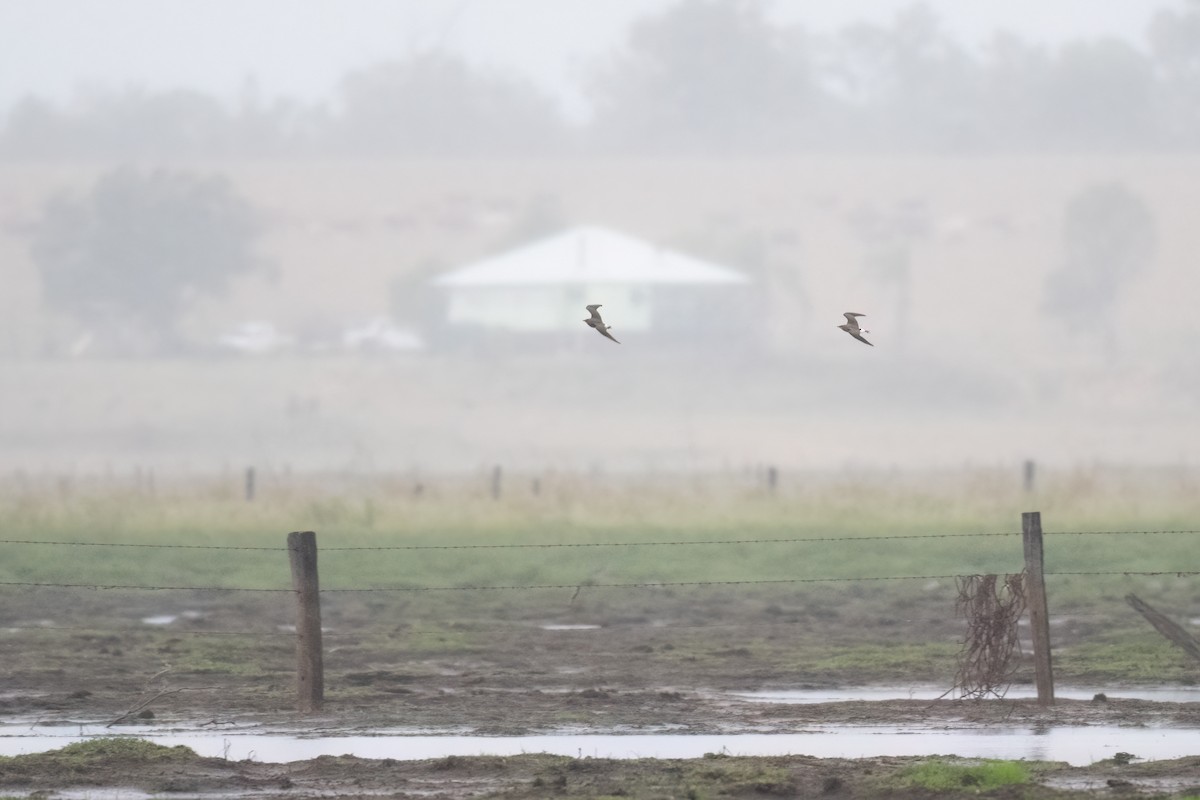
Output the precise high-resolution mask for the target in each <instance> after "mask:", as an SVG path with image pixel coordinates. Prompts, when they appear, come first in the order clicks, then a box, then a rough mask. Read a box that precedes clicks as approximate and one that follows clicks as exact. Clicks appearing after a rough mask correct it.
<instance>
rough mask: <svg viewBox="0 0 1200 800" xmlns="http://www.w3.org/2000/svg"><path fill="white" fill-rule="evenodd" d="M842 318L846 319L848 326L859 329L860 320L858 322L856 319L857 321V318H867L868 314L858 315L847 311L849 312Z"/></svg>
mask: <svg viewBox="0 0 1200 800" xmlns="http://www.w3.org/2000/svg"><path fill="white" fill-rule="evenodd" d="M842 316H843V317H845V318H846V324H847V325H849V326H850V327H851V328H857V327H858V320H856V319H855V317H865V316H866V314H858V313H856V312H854V311H847V312H846V313H845V314H843V315H842Z"/></svg>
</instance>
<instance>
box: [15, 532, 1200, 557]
mask: <svg viewBox="0 0 1200 800" xmlns="http://www.w3.org/2000/svg"><path fill="white" fill-rule="evenodd" d="M1165 534H1182V535H1188V534H1192V535H1194V534H1200V530H1149V531H1043V535H1044V536H1125V535H1133V536H1152V535H1165ZM1020 535H1021V532H1020V531H987V532H982V533H911V534H895V535H881V536H807V537H781V538H765V539H674V540H661V541H650V542H511V543H504V544H398V545H362V546H357V545H348V546H344V547H339V546H334V547H322V548H321V552H322V553H331V552H354V551H387V550H397V551H402V550H521V549H526V550H528V549H540V548H546V549H550V548H559V547H566V548H589V547H690V546H706V545H708V546H712V545H747V544H750V545H759V544H829V543H844V544H846V543H852V542H881V541H889V540H892V541H905V540H915V539H976V538H985V537H1001V536H1020ZM0 544H17V545H50V546H54V545H57V546H62V547H143V548H152V549H158V550H251V551H260V552H281V551H284V552H286V551H287V547H261V546H251V545H221V544H161V543H157V542H77V541H53V540H42V539H0Z"/></svg>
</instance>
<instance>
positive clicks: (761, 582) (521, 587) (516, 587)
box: [0, 570, 1200, 594]
mask: <svg viewBox="0 0 1200 800" xmlns="http://www.w3.org/2000/svg"><path fill="white" fill-rule="evenodd" d="M1044 574H1045V575H1047V576H1053V575H1076V576H1077V575H1097V576H1098V575H1123V576H1125V577H1162V576H1174V577H1177V578H1186V577H1194V576H1197V575H1200V570H1197V571H1191V570H1159V571H1138V570H1111V571H1095V572H1084V571H1071V572H1057V571H1056V572H1049V571H1047V572H1045V573H1044ZM959 577H962V576H961V575H874V576H868V577H846V578H746V579H739V580H709V581H636V582H630V583H547V584H509V585H496V586H472V585H467V586H364V587H343V588H323V589H321V593H322V594H325V593H339V594H342V593H351V592H495V591H533V590H545V589H558V590H568V589H569V590H575V589H660V588H675V587H686V586H753V585H757V586H765V585H780V584H806V583H871V582H884V581H918V580H926V581H928V580H952V579H956V578H959ZM0 586H29V587H52V588H65V589H99V590H110V589H118V590H119V589H126V590H131V591H187V592H272V593H285V592H290V593H295V592H296V590H295V589H279V588H257V587H244V586H143V585H136V584H115V583H53V582H38V581H0Z"/></svg>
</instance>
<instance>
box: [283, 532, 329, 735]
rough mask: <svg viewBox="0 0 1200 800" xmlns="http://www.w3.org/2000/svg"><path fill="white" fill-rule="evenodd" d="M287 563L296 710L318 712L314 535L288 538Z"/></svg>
mask: <svg viewBox="0 0 1200 800" xmlns="http://www.w3.org/2000/svg"><path fill="white" fill-rule="evenodd" d="M287 544H288V560H289V561H290V562H291V564H292V588H293V589H294V590H295V591H296V710H297V711H300V712H304V713H307V712H311V711H320V710H321V706H322V705H323V704H324V703H325V667H324V665H323V663H322V657H321V593H320V586H319V583H318V581H317V534H316V533H314V532H313V531H293V532H292V533H289V534H288V537H287Z"/></svg>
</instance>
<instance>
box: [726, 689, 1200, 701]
mask: <svg viewBox="0 0 1200 800" xmlns="http://www.w3.org/2000/svg"><path fill="white" fill-rule="evenodd" d="M1097 694H1104V695H1106V696H1107V697H1108V698H1109V699H1110V700H1115V699H1118V698H1122V699H1126V700H1153V701H1156V702H1159V703H1200V687H1197V686H1120V687H1117V688H1113V687H1104V686H1056V687H1054V696H1055V697H1056V698H1058V699H1060V700H1091V699H1092V698H1093V697H1095V696H1096V695H1097ZM943 695H944V696H945V697H946V698H948V699H953V698H955V697H957V695H955V694H954V693H951V694H946V687H945V686H932V685H919V686H865V687H846V688H834V689H778V690H774V689H764V690H762V691H755V692H729V693H728V696H729V697H737V698H739V699H742V700H754V701H759V702H764V703H800V704H803V703H845V702H850V701H855V700H871V701H879V700H936V699H938V698H939V697H942V696H943ZM1036 697H1037V689H1036V688H1034V687H1033V686H1014V687H1012V688H1011V689H1009V690H1008V693H1007V694H1006V695H1005V699H1006V700H1028V699H1033V698H1036Z"/></svg>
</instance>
